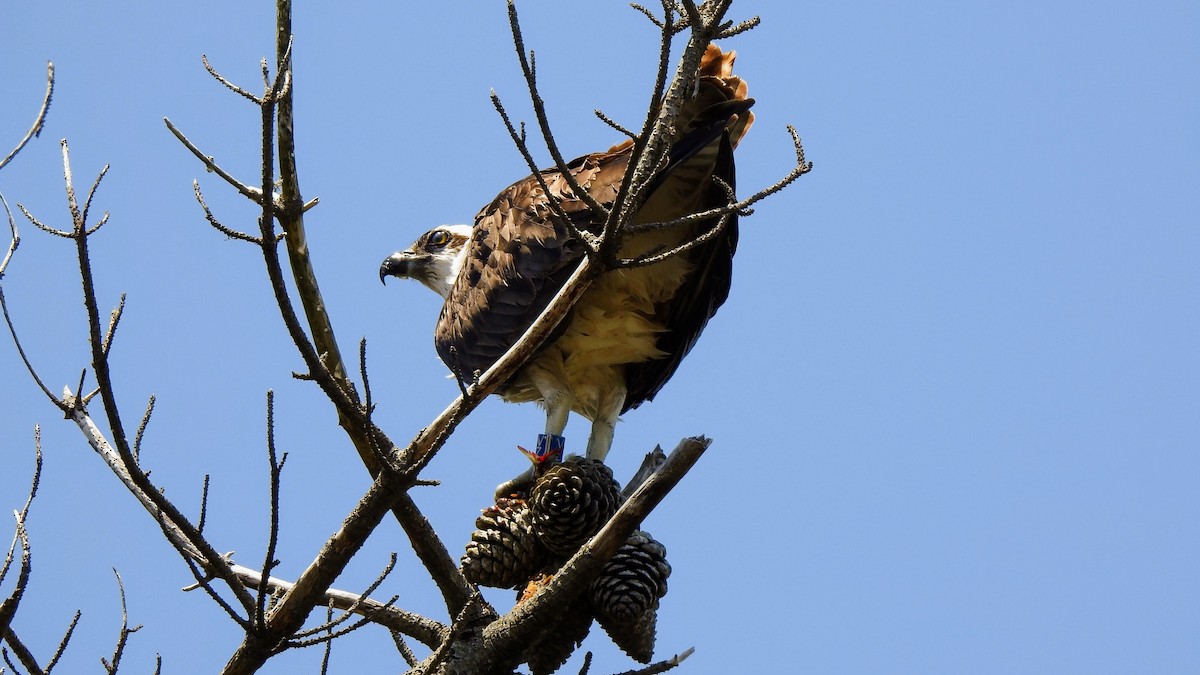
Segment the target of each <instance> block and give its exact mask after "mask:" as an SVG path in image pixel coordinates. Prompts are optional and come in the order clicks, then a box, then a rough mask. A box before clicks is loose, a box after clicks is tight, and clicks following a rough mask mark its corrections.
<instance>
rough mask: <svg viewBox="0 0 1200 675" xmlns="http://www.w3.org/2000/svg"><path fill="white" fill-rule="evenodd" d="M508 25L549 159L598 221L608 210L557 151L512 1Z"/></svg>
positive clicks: (514, 3)
mask: <svg viewBox="0 0 1200 675" xmlns="http://www.w3.org/2000/svg"><path fill="white" fill-rule="evenodd" d="M508 25H509V27H510V28H511V29H512V36H513V46H514V47H516V50H517V57H518V59H519V60H520V62H521V72H522V73H524V75H525V82H526V84H527V85H528V86H529V98H530V101H531V102H532V103H533V114H534V117H536V118H537V122H538V127H539V128H540V129H541V131H542V140H544V141H545V142H546V149H547V150H549V151H550V157H551V158H553V159H554V164H555V166H556V167H558V170H559V172H560V173H562V176H563V179H564V180H565V181H566V182H567V185H569V186H570V187H571V191H572V192H573V193H575V196H576V197H578V198H579V199H580V200H582V201H583V203H584V204H587V206H588V208H589V209H591V210H592V213H593V214H595V216H596V217H597V218H598V219H603V218H607V217H608V209H606V208H604V207H603V206H601V205H600V203H599V202H597V201H596V200H595V198H594V197H592V195H591V193H590V192H588V191H587V190H585V189H583V187H582V186H580V185H579V182H578V181H576V180H575V176H573V175H572V174H571V171H570V170H569V169H568V168H567V162H566V160H564V159H563V156H562V152H560V151H559V149H558V143H557V142H556V141H555V140H554V133H553V132H552V131H551V129H550V120H549V118H547V117H546V104H545V101H543V100H542V95H541V94H540V93H539V92H538V88H537V78H536V76H535V73H534V71H533V68H532V66H531V64H530V62H529V61H528V60H527V59H526V58H525V39H524V38H523V37H521V23H520V21H519V20H518V18H517V5H516V2H515V1H514V0H508Z"/></svg>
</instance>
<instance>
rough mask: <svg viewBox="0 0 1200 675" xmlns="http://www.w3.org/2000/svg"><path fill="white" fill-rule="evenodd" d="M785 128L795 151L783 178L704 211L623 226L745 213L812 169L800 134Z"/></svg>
mask: <svg viewBox="0 0 1200 675" xmlns="http://www.w3.org/2000/svg"><path fill="white" fill-rule="evenodd" d="M787 130H788V134H789V135H791V137H792V144H793V147H794V149H795V152H796V164H795V165H794V166H793V167H792V169H791V170H790V171H788V173H787V174H786V175H785V176H784V177H783V178H781V179H779V180H778V181H776V182H775V183H773V184H771V185H769V186H767V187H765V188H763V189H761V190H759V191H758V192H755V193H754V194H752V195H750V196H749V197H747V198H745V199H743V200H741V201H738V202H733V203H730V204H726V205H725V206H718V207H714V208H711V209H706V210H704V211H697V212H695V213H689V214H688V215H686V216H682V217H679V218H675V219H673V220H668V221H661V222H653V223H631V224H629V225H626V226H625V230H626V232H628V233H630V234H636V233H639V232H648V231H650V230H658V229H663V228H670V227H678V226H680V225H687V224H690V223H697V222H700V221H703V220H708V219H710V218H714V217H717V216H722V215H727V214H733V213H737V214H741V215H747V209H749V208H750V207H751V206H753V205H754V204H757V203H758V202H760V201H762V200H763V199H766V198H767V197H770V196H771V195H773V194H775V193H777V192H779V191H780V190H783V189H784V188H786V187H787V186H788V185H791V184H792V183H793V182H795V180H796V179H797V178H799V177H801V176H803V175H804V174H806V173H808V172H810V171H812V168H813V163H812V162H810V161H808V160H807V159H805V156H804V145H803V144H802V143H801V141H800V136H799V135H798V134H797V133H796V128H795V127H793V126H792V125H790V124H789V125H788V127H787ZM726 189H727V190H728V186H726Z"/></svg>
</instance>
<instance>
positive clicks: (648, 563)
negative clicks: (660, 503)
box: [590, 530, 671, 651]
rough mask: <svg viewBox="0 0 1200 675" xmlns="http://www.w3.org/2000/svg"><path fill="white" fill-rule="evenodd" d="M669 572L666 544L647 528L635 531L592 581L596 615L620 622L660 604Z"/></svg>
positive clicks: (636, 616)
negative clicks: (657, 539) (646, 530)
mask: <svg viewBox="0 0 1200 675" xmlns="http://www.w3.org/2000/svg"><path fill="white" fill-rule="evenodd" d="M670 575H671V566H670V565H669V564H668V563H667V549H666V547H665V546H663V545H662V544H660V543H658V542H657V541H655V540H654V538H653V537H651V536H650V535H649V534H647V533H646V532H642V531H641V530H637V531H635V532H634V533H633V534H631V535H629V539H628V540H626V542H625V544H624V545H623V546H621V548H619V549H617V552H616V553H614V554H613V557H612V558H610V559H609V561H608V562H607V563H605V565H604V567H603V568H601V570H600V574H599V575H598V576H597V577H596V579H595V581H593V582H592V585H591V589H590V595H591V600H592V606H593V607H595V608H596V615H597V616H599V617H601V618H603V619H608V620H611V621H612V622H617V623H631V622H633V621H635V620H636V619H637V618H639V617H640V616H641V615H642V614H645V613H646V612H647V611H649V610H651V609H654V608H656V607H658V599H659V598H661V597H663V596H664V595H666V594H667V577H668V576H670ZM626 651H628V650H626Z"/></svg>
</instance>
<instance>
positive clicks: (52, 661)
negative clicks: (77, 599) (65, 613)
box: [44, 610, 83, 675]
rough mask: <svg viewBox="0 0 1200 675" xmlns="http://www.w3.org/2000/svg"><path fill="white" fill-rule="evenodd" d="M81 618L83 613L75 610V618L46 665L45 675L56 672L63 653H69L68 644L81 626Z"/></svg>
mask: <svg viewBox="0 0 1200 675" xmlns="http://www.w3.org/2000/svg"><path fill="white" fill-rule="evenodd" d="M81 616H83V613H82V612H80V611H79V610H75V616H74V617H72V618H71V623H70V625H68V626H67V632H66V633H63V638H62V640H61V641H59V643H58V647H57V648H56V649H55V650H54V655H53V656H51V657H50V661H49V662H48V663H47V664H46V670H45V671H44V675H50V671H51V670H54V666H56V665H58V660H59V659H61V658H62V655H63V652H65V651H67V643H69V642H70V641H71V636H72V635H74V634H75V627H76V626H78V625H79V617H81Z"/></svg>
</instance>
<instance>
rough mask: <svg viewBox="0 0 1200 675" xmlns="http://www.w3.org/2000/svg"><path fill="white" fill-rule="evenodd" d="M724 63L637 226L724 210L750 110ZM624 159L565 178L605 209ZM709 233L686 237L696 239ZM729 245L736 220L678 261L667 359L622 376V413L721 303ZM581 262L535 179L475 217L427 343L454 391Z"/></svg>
mask: <svg viewBox="0 0 1200 675" xmlns="http://www.w3.org/2000/svg"><path fill="white" fill-rule="evenodd" d="M733 59H734V54H733V53H732V52H729V53H722V52H721V50H720V49H718V48H716V47H715V46H710V47H709V50H708V52H707V53H706V54H705V56H704V59H703V60H702V62H701V72H700V75H701V77H700V87H699V89H698V92H697V96H696V97H695V98H694V99H693V100H692V101H690V102H689V103H688V104H687V105H685V107H684V109H683V110H682V111H681V113H680V116H679V119H678V121H677V128H679V129H682V132H681V133H679V134H678V135H677V137H676V138H675V139H674V142H673V143H672V151H671V156H670V158H669V161H668V164H667V166H666V167H665V169H664V170H663V172H662V173H661V174H660V176H658V177H657V179H656V181H655V183H654V185H653V186H652V188H651V191H650V194H649V195H648V197H647V199H646V201H645V203H644V204H643V207H642V210H641V211H640V212H639V214H638V217H637V218H636V220H637V221H638V222H653V221H665V220H670V219H673V218H677V217H680V216H684V215H687V214H689V213H693V212H696V211H698V210H702V209H706V208H710V207H712V206H718V205H722V204H724V203H725V201H726V199H725V194H724V192H723V191H722V190H721V189H720V188H719V187H717V186H716V185H715V184H714V183H713V181H712V176H713V175H717V176H719V177H721V178H722V179H723V180H724V181H725V182H726V183H728V184H729V185H730V186H731V187H732V186H733V182H734V171H733V146H734V145H736V143H737V141H738V140H739V139H740V138H741V136H742V135H743V134H744V133H745V131H746V130H747V129H748V128H749V126H750V123H751V121H752V120H753V115H752V114H750V113H749V112H748V111H749V108H750V106H751V105H753V103H754V101H753V100H752V99H747V98H746V85H745V83H744V82H742V80H741V79H740V78H738V77H736V76H734V75H732V65H733ZM631 151H632V143H630V142H626V143H622V144H621V145H618V146H615V147H613V148H612V149H610V150H609V151H608V152H606V153H596V154H592V155H585V156H583V157H580V158H578V159H576V160H575V161H573V162H571V164H570V165H569V167H568V168H569V169H570V171H571V173H572V174H573V175H574V176H575V178H576V180H577V181H578V182H579V183H580V185H581V186H583V187H584V188H585V189H587V190H588V192H589V193H591V194H592V196H593V197H595V198H596V200H597V201H599V202H600V203H602V204H605V205H607V204H611V203H612V201H613V200H614V199H615V197H616V192H617V189H618V187H619V185H620V181H621V180H622V178H623V177H624V174H625V171H626V168H627V167H628V164H629V157H630V153H631ZM541 175H542V176H543V177H544V179H545V181H546V183H547V185H548V187H549V189H550V192H551V193H552V194H554V195H556V196H558V197H559V198H560V199H561V200H562V206H563V209H564V211H566V212H567V214H568V216H569V217H570V218H571V219H572V221H573V222H574V224H575V225H576V227H579V228H581V229H586V230H590V231H593V232H598V230H599V227H600V226H601V223H599V222H597V221H596V220H595V219H594V218H593V216H592V214H591V213H590V211H589V210H588V208H587V206H586V205H585V204H584V203H583V202H582V200H580V199H578V198H577V197H576V196H575V195H573V194H572V193H571V192H570V188H569V187H568V186H567V184H566V181H565V180H564V179H563V177H562V175H561V174H560V172H558V171H557V170H555V169H550V170H545V171H542V172H541ZM711 225H712V223H701V224H699V225H697V226H694V227H692V228H691V229H692V231H693V232H695V233H700V232H704V231H706V230H707V229H708V228H709V227H711ZM737 236H738V231H737V221H736V218H731V219H730V221H729V223H728V224H727V226H726V228H725V229H724V230H723V232H722V233H721V234H720V235H719V236H717V237H714V238H713V239H712V240H711V241H709V242H708V243H707V244H705V245H704V246H701V247H697V248H695V249H692V250H691V251H689V252H688V253H687V254H686V255H688V257H689V262H690V263H691V267H692V269H693V272H692V273H691V275H690V276H689V279H688V281H687V282H686V283H685V284H684V285H683V287H682V288H681V289H680V294H679V296H678V297H676V298H675V299H674V301H672V302H670V303H666V304H665V305H664V306H662V307H660V308H659V316H658V317H657V318H658V319H659V321H660V322H661V324H662V325H663V326H664V327H665V328H666V330H665V331H664V332H663V334H661V335H660V337H659V339H658V343H659V348H660V349H661V350H662V351H664V352H665V353H666V354H667V356H666V357H664V358H662V359H656V360H653V361H649V362H645V363H641V364H633V365H631V366H629V367H628V369H627V371H626V372H627V389H628V395H627V398H626V402H625V407H624V410H623V411H622V412H624V411H626V410H629V409H630V408H634V407H637V406H638V405H640V404H641V403H642V402H643V401H647V400H650V399H651V398H653V397H654V395H655V394H656V393H657V392H658V391H659V389H661V388H662V386H663V385H664V384H665V383H666V381H667V380H668V379H670V377H671V375H672V374H673V373H674V372H675V369H676V368H677V367H678V366H679V363H680V362H681V361H682V359H683V357H684V356H685V355H686V354H687V352H688V351H689V350H690V349H691V348H692V346H693V345H694V344H695V342H696V339H697V337H699V335H700V332H701V331H702V330H703V329H704V326H705V324H707V322H708V320H709V318H711V317H712V316H713V314H715V313H716V311H717V308H718V307H720V306H721V304H722V303H723V302H724V301H725V299H726V297H728V294H729V284H730V278H731V272H732V258H733V254H734V251H735V250H736V248H737ZM583 255H584V249H583V246H582V244H581V243H580V242H579V241H577V240H575V239H573V238H572V237H570V236H569V234H568V233H567V231H566V228H565V227H564V226H562V224H560V223H556V222H554V219H552V218H551V217H550V211H549V208H548V206H547V199H546V195H545V193H544V192H543V191H542V188H541V186H540V185H539V184H538V181H537V179H536V178H535V177H534V176H530V177H528V178H525V179H524V180H521V181H518V182H517V183H514V184H513V185H511V186H509V187H508V188H507V189H506V190H504V191H503V192H501V193H500V195H499V196H497V197H496V199H495V200H493V201H492V203H491V204H489V205H488V206H487V207H485V208H484V209H483V210H482V211H480V213H479V215H478V216H476V219H475V230H474V234H473V236H472V238H471V241H470V243H469V244H468V251H467V258H466V262H465V264H464V266H463V270H462V271H461V272H460V274H459V277H458V279H457V281H456V283H455V285H454V288H453V289H452V290H451V292H450V295H449V296H448V297H447V298H446V303H445V305H444V306H443V308H442V313H441V315H440V317H439V319H438V325H437V328H436V331H435V336H434V339H435V343H436V345H437V350H438V354H439V355H440V356H441V358H442V360H443V361H444V362H445V363H446V365H448V366H449V367H450V369H451V370H452V371H453V372H454V373H455V375H456V376H457V377H458V378H459V380H460V381H461V382H464V383H469V382H471V381H472V380H473V379H474V376H475V373H477V372H478V373H482V372H483V371H485V370H487V369H488V368H489V367H491V365H492V364H493V363H495V362H496V360H498V359H499V358H500V357H501V356H502V355H503V354H504V353H505V352H506V351H508V349H509V348H511V347H512V345H513V344H515V343H516V341H517V340H518V339H520V337H521V336H522V335H523V334H524V332H525V330H526V329H528V327H529V326H530V324H532V323H533V321H534V320H535V319H536V318H537V317H538V316H539V315H540V314H541V312H542V311H543V310H544V309H545V307H546V305H547V304H549V302H550V301H551V300H552V299H553V298H554V295H555V294H556V293H557V292H558V290H559V289H560V288H561V287H562V285H563V284H564V283H565V282H566V279H567V278H568V277H569V276H570V275H571V273H572V272H573V271H574V269H575V266H576V265H577V264H578V261H579V259H580V257H581V256H583ZM567 321H569V319H568V320H567ZM567 321H564V322H563V323H562V324H560V326H565V325H566V324H567Z"/></svg>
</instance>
